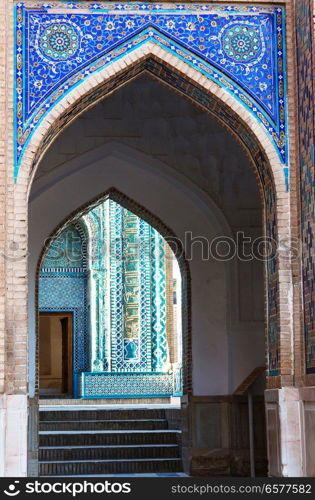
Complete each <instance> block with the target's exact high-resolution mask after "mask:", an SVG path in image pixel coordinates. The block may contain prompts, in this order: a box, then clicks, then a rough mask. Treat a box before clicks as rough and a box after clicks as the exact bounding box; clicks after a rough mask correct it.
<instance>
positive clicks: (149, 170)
mask: <svg viewBox="0 0 315 500" xmlns="http://www.w3.org/2000/svg"><path fill="white" fill-rule="evenodd" d="M140 95H141V100H140V99H139V96H140ZM150 103H154V105H153V106H151V108H152V107H153V109H151V108H150V106H149V104H150ZM155 103H159V109H160V111H158V108H157V106H156V104H155ZM130 106H132V108H133V109H136V110H137V115H138V119H137V120H135V119H133V120H132V128H130V126H131V125H130V122H128V120H126V118H124V121H123V122H118V121H116V124H117V123H120V137H119V140H118V139H116V140H115V141H111V142H110V143H108V141H106V140H105V141H104V142H105V144H101V145H99V146H97V147H96V148H95V149H93V150H90V144H91V136H92V135H93V136H94V134H95V136H98V137H100V135H101V133H104V137H105V134H106V132H105V131H106V130H108V127H112V126H113V124H112V115H111V113H113V112H114V113H115V116H116V120H118V118H119V117H124V116H128V113H126V109H128V108H130ZM172 106H173V108H172ZM170 109H173V113H174V118H173V125H172V130H174V132H173V136H172V141H169V142H167V137H166V136H165V134H166V133H168V132H169V129H168V128H166V130H165V128H164V126H163V124H164V123H165V119H164V116H165V115H167V114H168V116H169V112H170ZM148 110H150V114H149V111H148ZM143 113H145V115H146V121H145V119H144V116H143ZM130 114H131V113H130ZM102 116H106V120H105V121H104V123H103V122H102ZM175 117H176V118H175ZM170 121H171V120H170ZM140 122H143V124H144V127H143V133H142V134H141V136H142V142H141V143H140V144H139V141H138V150H136V149H135V148H131V147H130V146H128V143H129V144H130V143H131V142H134V141H135V139H134V138H133V137H132V138H131V139H130V130H132V132H133V134H134V131H135V130H138V127H139V123H140ZM94 124H97V126H96V125H94ZM116 127H117V125H116ZM87 130H88V131H89V136H88V137H87V135H86V131H87ZM101 131H104V132H101ZM175 131H176V133H175ZM196 131H198V132H199V142H198V144H199V148H200V151H201V153H200V156H201V161H200V164H201V165H204V167H203V170H201V169H200V170H199V169H198V167H197V168H196V160H195V161H194V172H193V174H194V182H192V181H190V180H189V179H188V178H187V174H186V175H184V172H183V170H184V167H186V168H188V166H189V165H190V164H191V162H192V161H193V156H192V154H193V152H194V151H195V149H194V148H195V146H194V145H195V144H196V143H195V141H196V138H197V135H196ZM115 132H116V133H117V128H116V131H115ZM139 136H140V134H139ZM192 137H193V138H194V139H193V140H192ZM210 137H211V140H210ZM214 138H215V140H214ZM93 140H94V139H93ZM78 145H80V152H79V151H78V150H77V147H78ZM140 145H141V149H144V146H145V149H144V151H145V150H146V151H147V152H149V153H150V151H151V150H152V148H154V149H155V150H156V151H157V150H160V151H164V154H165V153H167V154H168V156H167V157H166V158H165V162H162V161H158V160H157V159H156V158H154V159H153V158H152V154H148V153H144V151H143V152H140V150H139V149H140V147H139V146H140ZM170 145H172V146H173V147H175V149H176V156H173V161H172V155H171V153H172V149H171V148H170ZM218 146H219V147H218ZM85 147H86V150H85V149H84V148H85ZM64 151H67V154H71V156H72V159H71V161H70V162H69V161H64V159H65V157H64ZM76 151H77V152H76ZM210 158H211V161H209V159H210ZM174 160H176V162H175V161H174ZM173 162H174V163H173ZM208 162H209V166H208ZM216 162H217V165H216ZM221 165H222V166H221ZM218 166H220V168H218ZM220 169H222V173H221V174H220V176H221V182H218V179H219V178H220V177H216V176H217V175H219V172H220ZM197 174H198V176H197ZM240 180H242V182H240ZM102 183H103V184H104V185H116V186H119V187H120V188H121V190H123V191H125V192H127V193H128V195H129V198H132V199H133V200H137V201H139V202H140V203H141V205H142V206H145V207H147V208H148V209H149V210H150V212H151V214H152V213H155V214H158V215H159V218H160V219H162V220H163V221H165V222H166V223H167V225H168V226H170V227H172V228H173V230H174V233H175V234H176V235H177V236H178V237H179V239H180V241H181V242H183V243H185V234H186V240H187V243H189V238H190V240H192V241H191V243H192V245H191V246H192V248H189V244H188V246H186V251H187V250H188V254H189V255H187V257H188V258H189V259H190V266H191V267H192V275H191V277H192V301H193V304H192V311H193V321H192V329H191V332H192V349H191V351H190V352H189V350H188V351H187V354H188V355H189V354H190V356H191V358H190V359H192V362H191V361H190V360H188V361H187V362H186V363H184V366H186V367H189V368H190V370H191V371H192V377H191V375H190V378H191V385H190V387H191V392H193V394H194V396H193V397H194V399H193V400H192V401H191V402H190V403H189V404H190V405H191V407H193V413H194V417H193V418H194V419H196V421H198V426H199V428H200V431H201V432H199V434H198V435H196V434H195V436H192V439H193V440H194V442H195V443H196V447H197V446H200V444H201V443H202V442H203V443H204V444H203V446H204V445H205V443H206V446H210V447H212V446H213V444H214V442H212V441H208V442H207V441H205V440H204V431H202V429H207V428H208V427H207V425H208V426H210V427H211V428H212V425H213V424H214V426H217V425H218V418H219V415H218V411H219V414H220V413H221V410H222V416H221V417H222V422H225V417H226V415H227V414H228V412H226V405H227V404H228V405H229V403H228V398H229V397H230V396H229V394H231V392H233V391H234V390H235V389H236V387H237V386H238V385H239V383H240V382H241V381H242V380H243V379H245V378H246V376H247V375H248V374H249V372H250V371H251V370H252V369H253V368H255V367H256V366H258V365H260V364H263V362H264V338H263V311H262V305H263V272H262V267H263V266H262V263H261V262H260V263H259V262H257V263H256V265H254V266H252V264H250V263H249V264H246V263H244V264H243V265H242V266H241V268H239V269H238V265H237V266H236V268H235V266H234V265H235V264H236V262H235V260H232V261H231V262H217V261H216V260H215V259H213V258H210V259H209V258H208V257H207V256H206V255H204V257H205V258H204V259H203V255H202V241H208V242H209V243H210V242H211V241H212V240H215V238H216V237H220V236H221V237H222V235H225V236H229V237H231V236H233V233H234V231H235V230H237V229H241V228H242V229H243V230H244V229H245V228H246V234H249V232H250V231H252V236H253V237H254V236H258V235H259V234H261V232H262V227H261V220H260V217H261V207H260V199H259V192H258V189H257V186H256V180H255V177H254V175H253V173H252V171H251V169H250V165H249V164H248V163H247V160H246V158H245V157H244V155H243V152H242V151H241V149H240V148H238V146H237V145H236V143H235V142H234V141H233V140H231V139H230V137H229V134H228V133H227V132H226V131H224V129H223V128H221V127H219V126H218V125H217V124H216V123H215V122H214V121H213V120H211V118H210V117H208V116H207V115H206V114H204V113H203V111H202V110H198V109H196V108H195V107H193V106H192V105H191V104H190V103H189V102H187V101H185V100H183V99H181V98H180V96H176V95H173V94H172V93H171V92H169V90H168V89H167V88H165V87H163V86H161V85H160V84H159V82H156V81H152V80H150V79H148V78H147V77H143V78H140V79H138V80H135V81H134V82H132V83H130V84H129V85H128V86H126V87H125V88H124V89H122V90H121V92H118V93H116V94H115V95H114V96H112V97H111V98H110V99H108V100H106V101H104V102H103V103H99V104H98V105H97V106H96V107H95V108H93V109H91V110H90V111H88V112H87V113H86V114H83V115H82V117H81V118H79V119H78V121H77V122H76V123H75V122H74V126H73V127H72V126H70V127H69V128H68V129H67V131H65V132H64V134H63V135H60V137H59V139H58V140H57V141H56V142H55V144H54V146H52V149H51V150H50V153H48V155H47V156H46V157H45V158H44V159H43V161H42V163H41V166H40V168H39V170H38V175H37V176H36V179H35V181H34V184H33V189H32V192H31V199H30V249H31V255H32V256H34V254H35V255H36V252H37V251H38V250H39V249H38V244H40V240H41V241H43V239H45V238H47V237H48V236H49V233H48V234H47V232H48V228H51V229H49V232H50V233H51V234H55V230H54V229H53V228H54V226H56V224H57V223H58V222H59V221H60V219H61V218H62V217H64V215H65V214H69V213H70V215H68V216H67V217H66V220H65V221H64V222H63V223H62V224H61V226H60V228H59V229H61V228H62V227H64V223H65V222H68V221H69V220H73V217H74V218H75V220H78V219H77V218H76V214H77V212H78V208H77V207H78V206H80V205H81V204H82V201H84V200H87V203H86V207H90V206H91V202H89V200H90V198H91V196H92V195H93V193H95V192H97V191H98V189H99V186H100V184H102ZM206 183H207V184H206ZM198 184H199V186H200V187H203V188H204V187H205V185H207V186H211V188H212V193H211V195H212V197H216V199H219V198H218V197H219V196H220V197H221V198H220V199H221V202H220V203H221V208H219V207H218V206H216V204H215V203H214V202H213V201H211V197H210V196H209V195H208V194H207V195H206V194H205V193H204V191H202V190H201V189H200V187H199V186H198ZM222 185H224V190H222V189H221V187H220V186H222ZM73 186H75V190H74V189H73ZM144 187H145V188H144ZM246 190H248V191H249V192H250V193H251V196H250V198H249V196H248V195H247V197H246V198H245V197H244V196H243V194H244V193H245V191H246ZM220 193H221V194H220ZM97 199H98V200H99V197H98V198H97ZM245 199H246V203H245V201H244V200H245ZM57 200H58V203H56V201H57ZM117 201H119V198H118V199H117ZM120 203H122V201H121V200H120ZM130 203H131V204H130ZM125 206H126V207H127V208H129V209H130V210H131V211H133V212H135V213H137V214H139V211H138V210H139V208H137V203H134V202H131V201H130V199H129V204H127V205H125ZM222 206H224V211H222ZM72 210H73V214H72V215H71V211H72ZM142 210H143V212H141V213H142V217H143V218H144V219H145V220H147V221H148V222H150V223H151V224H153V222H152V220H153V219H152V215H150V216H148V215H146V213H147V211H146V210H144V209H142ZM81 213H82V210H81V209H79V214H81ZM139 215H140V214H139ZM244 217H245V218H244ZM153 225H154V224H153ZM155 227H156V228H157V229H159V230H160V232H161V234H163V235H164V236H165V237H166V236H167V234H172V232H170V231H169V230H168V231H165V230H164V231H163V230H162V229H161V227H159V226H155ZM232 228H233V229H232ZM234 228H235V229H234ZM189 231H190V232H191V233H192V234H191V235H189ZM32 256H30V265H31V267H30V287H31V286H32V279H33V278H32V277H33V265H34V257H32ZM239 272H240V280H238V279H235V275H237V274H238V273H239ZM233 274H234V277H233ZM251 276H255V277H256V278H255V289H253V290H249V289H248V287H246V282H248V280H251V279H252V277H251ZM34 278H35V277H34ZM244 285H245V286H244ZM238 288H240V290H241V295H240V296H238V295H237V294H236V292H235V291H236V290H237V289H238ZM30 300H32V295H30ZM238 304H240V305H238ZM228 316H229V319H227V318H228ZM245 346H246V349H249V350H250V352H251V356H247V357H246V359H244V357H243V352H244V348H245ZM209 360H210V363H209ZM184 394H185V397H184V398H183V402H184V401H185V398H187V394H188V391H187V390H186V389H185V391H184ZM260 397H261V395H260ZM216 398H217V399H216ZM222 403H223V404H222ZM183 404H184V403H183ZM245 405H246V402H245V403H244V402H242V405H241V406H240V408H239V409H240V410H241V411H242V412H244V406H245ZM259 408H260V413H261V403H260V407H259ZM209 410H210V412H211V413H212V411H213V415H214V417H215V422H213V424H212V421H211V418H212V417H210V420H209ZM221 417H220V418H221ZM242 418H244V413H243V417H242ZM207 421H208V424H207ZM219 421H220V419H219ZM226 424H227V423H226V422H225V423H224V425H226ZM244 426H246V419H245V423H244ZM214 428H215V429H216V432H215V433H214V434H213V435H212V437H211V439H213V438H214V437H215V438H216V437H217V436H221V430H220V429H218V428H217V427H214ZM244 429H246V427H244ZM190 432H192V428H190ZM245 434H246V432H245ZM220 439H221V438H220ZM245 439H246V436H245ZM244 442H245V441H244ZM244 442H243V444H242V446H245V445H244ZM218 444H220V443H219V442H218V443H217V445H216V447H217V448H218V447H219V446H218ZM220 453H221V451H220ZM246 453H247V452H246V451H245V450H244V454H246ZM244 470H246V469H244ZM194 472H195V473H196V472H197V471H196V467H195V471H194Z"/></svg>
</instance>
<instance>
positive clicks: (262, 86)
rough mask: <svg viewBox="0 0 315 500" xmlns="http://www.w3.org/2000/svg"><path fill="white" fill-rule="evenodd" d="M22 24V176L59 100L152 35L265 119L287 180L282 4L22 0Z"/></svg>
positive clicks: (18, 120) (18, 110) (18, 94)
mask: <svg viewBox="0 0 315 500" xmlns="http://www.w3.org/2000/svg"><path fill="white" fill-rule="evenodd" d="M15 23H16V32H15V54H16V67H15V178H17V175H18V170H19V166H20V164H21V160H22V157H23V153H24V151H25V148H26V145H27V143H28V141H29V139H30V137H31V136H32V134H33V132H34V130H35V129H36V127H37V126H38V125H39V123H40V122H41V120H43V119H44V118H45V115H46V114H47V113H48V112H49V111H50V110H51V109H52V107H53V106H54V105H55V104H56V103H57V102H58V100H60V99H61V98H62V97H64V96H65V95H66V94H67V93H68V92H69V91H70V90H72V89H73V88H74V87H75V86H76V85H77V84H79V83H80V82H82V81H83V80H84V79H86V78H87V77H88V76H89V75H91V74H93V73H94V72H97V71H100V70H101V69H103V68H104V67H106V66H107V65H109V64H110V63H112V62H114V61H115V60H117V59H118V58H119V57H121V56H122V55H126V54H127V53H128V52H132V51H133V50H135V49H136V48H137V47H139V46H140V45H142V44H143V43H145V42H148V41H154V42H155V43H156V44H158V45H160V46H162V47H163V48H164V49H166V50H167V51H169V52H170V53H172V54H176V56H177V57H179V58H180V59H182V60H184V61H185V62H186V63H187V64H189V65H191V66H193V67H194V68H196V69H198V70H199V71H201V72H202V73H203V74H204V75H206V76H207V77H208V78H210V79H211V80H212V81H214V82H215V83H217V84H218V85H219V86H221V87H223V88H224V89H225V90H227V91H228V92H229V93H231V94H232V95H233V96H234V97H235V98H236V99H238V100H239V101H240V102H241V103H242V105H243V106H245V107H246V108H247V109H248V110H249V111H250V112H251V113H252V114H253V115H254V116H255V117H256V118H257V119H258V121H259V122H260V123H261V124H262V126H263V127H264V128H265V130H266V132H267V134H268V135H269V137H270V138H271V140H272V142H273V143H274V145H275V147H276V150H277V152H278V155H279V158H280V160H281V161H282V163H283V166H284V174H285V177H286V181H287V185H288V143H287V136H288V134H287V110H286V106H287V103H286V68H285V65H286V62H285V14H284V9H283V8H282V7H280V6H271V5H243V4H242V5H236V4H231V5H229V4H204V3H203V4H198V3H196V4H195V3H194V4H181V3H176V4H175V3H174V4H173V3H172V4H170V3H133V2H126V3H116V2H113V3H112V2H95V3H91V2H54V1H51V2H46V3H42V2H38V1H34V2H27V3H26V2H20V3H18V4H17V5H16V7H15Z"/></svg>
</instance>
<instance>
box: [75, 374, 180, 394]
mask: <svg viewBox="0 0 315 500" xmlns="http://www.w3.org/2000/svg"><path fill="white" fill-rule="evenodd" d="M81 391H82V392H81V396H82V397H83V398H87V399H89V398H113V397H115V398H132V397H139V398H141V397H142V398H145V397H168V396H172V395H173V374H165V373H163V374H162V373H160V374H159V373H146V374H144V373H117V374H113V373H82V381H81Z"/></svg>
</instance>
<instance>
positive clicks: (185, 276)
mask: <svg viewBox="0 0 315 500" xmlns="http://www.w3.org/2000/svg"><path fill="white" fill-rule="evenodd" d="M108 199H110V200H113V201H115V202H116V203H117V204H119V205H120V206H121V207H123V208H125V209H127V210H128V211H130V212H132V213H133V214H135V215H136V216H137V217H139V218H140V219H142V220H143V221H145V222H146V223H147V224H149V225H150V226H151V227H153V228H154V229H155V230H156V231H157V232H158V233H159V234H161V236H162V237H163V238H164V240H165V241H166V242H167V243H168V245H169V246H170V248H171V250H172V251H173V253H174V255H175V256H176V259H177V262H178V265H179V269H180V273H181V295H182V297H181V299H182V307H181V314H182V318H181V323H182V349H183V390H184V392H185V393H186V394H190V393H191V391H192V355H191V354H192V347H191V342H192V339H191V291H190V270H189V265H188V262H187V260H186V258H185V254H184V248H183V246H182V243H181V241H180V239H179V238H177V236H176V234H175V233H174V232H173V231H172V229H170V228H169V227H168V226H167V225H166V224H164V222H163V221H161V219H160V218H159V217H157V216H156V215H154V214H152V213H151V212H150V211H149V210H147V209H146V208H145V207H143V206H142V205H140V204H139V203H137V202H136V201H135V200H132V199H131V198H129V197H128V196H126V195H125V194H123V193H122V192H120V191H118V190H117V189H116V188H110V189H108V190H107V191H105V192H104V193H101V194H99V195H98V196H97V197H95V198H93V199H92V200H90V201H89V202H87V203H85V204H84V205H82V206H81V207H79V208H78V209H77V210H75V211H74V212H72V213H71V214H69V215H68V216H67V217H65V218H64V219H63V221H61V222H60V224H59V225H58V226H57V227H56V228H55V229H54V231H53V232H52V233H51V234H50V236H49V238H48V239H47V243H46V244H45V246H44V247H43V248H42V251H41V254H40V256H39V259H38V263H37V268H36V284H35V287H36V293H35V296H36V298H37V300H36V304H35V307H36V314H37V312H38V296H39V293H38V292H39V277H40V271H41V266H42V263H43V259H44V258H45V255H46V252H47V248H49V245H50V244H51V242H52V241H54V240H55V239H56V238H58V236H60V235H61V234H62V233H63V232H64V231H65V230H66V228H67V227H68V226H69V224H71V225H73V226H74V227H78V226H79V224H81V221H82V218H84V216H85V215H86V214H88V213H89V212H90V211H91V210H93V208H95V207H97V206H98V205H100V204H101V203H102V202H104V201H106V200H108ZM86 230H87V229H86V228H85V231H86ZM38 327H39V325H38V321H37V325H36V359H37V360H38V358H39V357H38V352H39V330H38ZM35 370H36V375H35V378H36V385H35V387H36V392H37V391H38V373H39V366H38V361H37V363H36V367H35Z"/></svg>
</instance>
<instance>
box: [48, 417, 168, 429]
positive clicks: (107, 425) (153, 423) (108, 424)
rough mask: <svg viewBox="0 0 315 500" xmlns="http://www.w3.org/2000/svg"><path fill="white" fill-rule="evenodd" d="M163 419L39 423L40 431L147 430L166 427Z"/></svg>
mask: <svg viewBox="0 0 315 500" xmlns="http://www.w3.org/2000/svg"><path fill="white" fill-rule="evenodd" d="M167 427H168V425H167V420H165V419H155V420H150V419H142V420H125V419H123V420H81V421H79V420H67V421H53V420H51V421H49V420H47V421H43V422H40V423H39V430H40V431H54V430H56V431H57V430H59V431H63V430H65V431H68V430H69V431H71V430H73V431H74V430H95V431H97V430H138V429H140V430H147V429H149V430H150V429H151V430H153V429H167Z"/></svg>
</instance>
